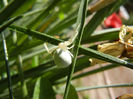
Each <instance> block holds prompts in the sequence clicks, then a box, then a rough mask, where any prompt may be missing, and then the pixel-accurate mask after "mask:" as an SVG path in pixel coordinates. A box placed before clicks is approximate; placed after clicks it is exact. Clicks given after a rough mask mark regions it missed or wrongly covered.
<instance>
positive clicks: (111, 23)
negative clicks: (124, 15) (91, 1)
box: [104, 13, 122, 28]
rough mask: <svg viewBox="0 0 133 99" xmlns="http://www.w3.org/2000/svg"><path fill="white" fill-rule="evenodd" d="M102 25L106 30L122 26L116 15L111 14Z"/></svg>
mask: <svg viewBox="0 0 133 99" xmlns="http://www.w3.org/2000/svg"><path fill="white" fill-rule="evenodd" d="M104 24H105V26H106V27H108V28H109V27H112V28H119V27H121V26H122V21H121V19H120V17H119V16H118V15H117V14H116V13H113V14H112V15H110V16H109V17H107V18H106V20H105V21H104Z"/></svg>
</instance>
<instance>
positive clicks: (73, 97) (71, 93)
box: [67, 85, 78, 99]
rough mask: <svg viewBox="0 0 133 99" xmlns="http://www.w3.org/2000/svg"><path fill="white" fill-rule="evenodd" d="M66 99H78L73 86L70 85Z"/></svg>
mask: <svg viewBox="0 0 133 99" xmlns="http://www.w3.org/2000/svg"><path fill="white" fill-rule="evenodd" d="M67 98H68V99H78V94H77V91H76V90H75V88H74V86H73V85H70V91H69V93H68V97H67Z"/></svg>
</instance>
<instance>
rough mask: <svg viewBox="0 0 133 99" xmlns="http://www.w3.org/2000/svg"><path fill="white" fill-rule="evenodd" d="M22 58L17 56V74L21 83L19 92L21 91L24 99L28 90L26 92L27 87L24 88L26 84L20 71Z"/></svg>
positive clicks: (21, 70)
mask: <svg viewBox="0 0 133 99" xmlns="http://www.w3.org/2000/svg"><path fill="white" fill-rule="evenodd" d="M22 61H23V60H22V57H21V55H19V56H18V65H17V66H18V72H19V73H18V74H19V78H20V81H21V88H22V89H21V91H22V97H23V98H26V97H27V96H28V90H27V86H26V82H25V81H24V74H23V69H22Z"/></svg>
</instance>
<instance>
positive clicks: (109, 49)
mask: <svg viewBox="0 0 133 99" xmlns="http://www.w3.org/2000/svg"><path fill="white" fill-rule="evenodd" d="M124 50H125V47H124V44H121V43H119V42H114V43H105V44H102V45H98V51H100V52H103V53H105V54H109V55H112V56H115V57H119V56H121V55H122V53H123V52H124ZM90 61H91V62H92V64H91V65H95V64H101V63H104V61H102V60H99V59H95V58H92V59H91V60H90Z"/></svg>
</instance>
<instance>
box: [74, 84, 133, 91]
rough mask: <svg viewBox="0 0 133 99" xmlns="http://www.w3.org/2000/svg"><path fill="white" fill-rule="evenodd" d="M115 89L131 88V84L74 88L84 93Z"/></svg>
mask: <svg viewBox="0 0 133 99" xmlns="http://www.w3.org/2000/svg"><path fill="white" fill-rule="evenodd" d="M117 87H133V83H127V84H113V85H103V86H92V87H82V88H76V91H78V92H79V91H86V90H92V89H99V88H117Z"/></svg>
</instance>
